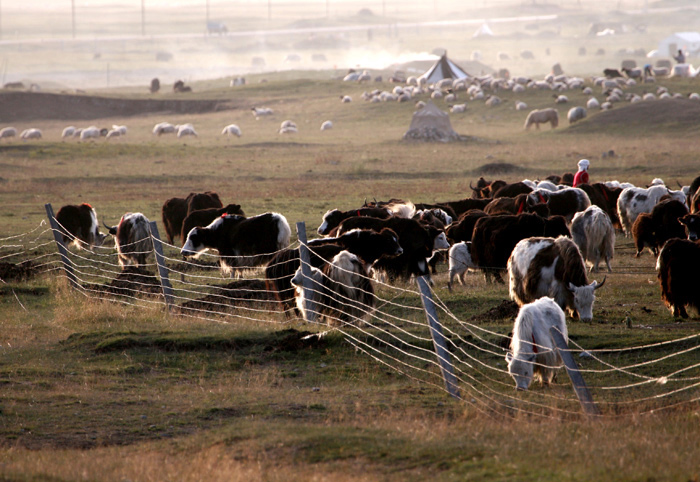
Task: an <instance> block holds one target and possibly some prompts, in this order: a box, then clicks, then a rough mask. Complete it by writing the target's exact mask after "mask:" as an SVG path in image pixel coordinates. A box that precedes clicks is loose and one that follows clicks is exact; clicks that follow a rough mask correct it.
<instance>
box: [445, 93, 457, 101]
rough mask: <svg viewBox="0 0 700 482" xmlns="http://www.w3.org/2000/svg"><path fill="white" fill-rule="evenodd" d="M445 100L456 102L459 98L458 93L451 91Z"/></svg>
mask: <svg viewBox="0 0 700 482" xmlns="http://www.w3.org/2000/svg"><path fill="white" fill-rule="evenodd" d="M444 100H445V102H454V101H456V100H457V94H455V93H454V92H450V93H449V94H447V95H446V96H445V97H444Z"/></svg>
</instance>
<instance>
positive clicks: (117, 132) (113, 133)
mask: <svg viewBox="0 0 700 482" xmlns="http://www.w3.org/2000/svg"><path fill="white" fill-rule="evenodd" d="M121 136H122V131H120V130H118V129H110V130H109V131H107V135H106V136H105V138H107V139H111V138H112V137H121Z"/></svg>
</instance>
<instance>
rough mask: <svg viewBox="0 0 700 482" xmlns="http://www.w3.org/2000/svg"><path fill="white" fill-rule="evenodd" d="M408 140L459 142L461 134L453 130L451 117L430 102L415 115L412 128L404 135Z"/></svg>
mask: <svg viewBox="0 0 700 482" xmlns="http://www.w3.org/2000/svg"><path fill="white" fill-rule="evenodd" d="M403 138H404V139H406V140H409V139H410V140H421V141H433V142H449V141H455V140H459V138H460V137H459V134H457V133H456V132H455V131H454V129H452V123H451V122H450V116H449V115H447V112H443V111H441V110H440V109H439V108H438V107H437V106H436V105H435V104H433V103H432V102H430V101H428V103H427V104H426V105H425V107H423V108H422V109H419V110H417V111H416V112H414V113H413V118H412V119H411V126H410V127H409V128H408V131H406V133H405V134H404V135H403Z"/></svg>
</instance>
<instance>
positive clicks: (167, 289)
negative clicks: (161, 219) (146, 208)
mask: <svg viewBox="0 0 700 482" xmlns="http://www.w3.org/2000/svg"><path fill="white" fill-rule="evenodd" d="M148 225H149V227H150V229H151V239H152V240H153V252H154V253H155V255H156V265H157V266H158V274H159V275H160V286H161V288H162V289H163V296H164V297H165V305H166V306H167V307H168V309H171V308H172V306H173V287H172V286H171V285H170V277H169V274H168V267H167V266H166V265H165V256H164V255H163V242H162V241H161V240H160V234H158V226H157V225H156V222H155V221H151V222H149V223H148Z"/></svg>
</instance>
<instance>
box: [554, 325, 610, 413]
mask: <svg viewBox="0 0 700 482" xmlns="http://www.w3.org/2000/svg"><path fill="white" fill-rule="evenodd" d="M549 333H550V335H551V336H552V341H554V345H555V346H556V347H557V351H558V352H559V355H560V356H561V359H562V360H563V361H564V366H565V367H566V373H568V374H569V378H570V379H571V383H572V384H573V386H574V392H575V393H576V396H577V397H578V400H579V402H581V406H582V407H583V410H584V411H585V412H586V413H587V414H588V415H600V410H598V407H597V406H596V404H595V402H593V397H592V396H591V392H589V391H588V387H587V386H586V382H585V381H584V379H583V376H581V372H579V371H578V366H577V365H576V361H575V360H574V357H573V356H571V352H570V351H569V347H568V346H567V344H566V340H564V336H563V335H562V334H561V333H560V332H559V330H557V329H556V327H554V326H553V327H551V328H550V329H549Z"/></svg>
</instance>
